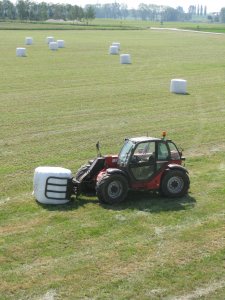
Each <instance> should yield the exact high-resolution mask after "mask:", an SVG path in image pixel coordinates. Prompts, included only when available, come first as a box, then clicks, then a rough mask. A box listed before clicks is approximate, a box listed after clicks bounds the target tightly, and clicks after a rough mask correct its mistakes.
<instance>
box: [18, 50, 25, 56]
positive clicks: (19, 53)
mask: <svg viewBox="0 0 225 300" xmlns="http://www.w3.org/2000/svg"><path fill="white" fill-rule="evenodd" d="M16 56H26V48H16Z"/></svg>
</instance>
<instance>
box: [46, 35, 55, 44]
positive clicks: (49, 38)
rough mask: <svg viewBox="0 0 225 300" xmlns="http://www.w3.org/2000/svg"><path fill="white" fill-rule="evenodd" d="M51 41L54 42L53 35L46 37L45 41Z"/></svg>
mask: <svg viewBox="0 0 225 300" xmlns="http://www.w3.org/2000/svg"><path fill="white" fill-rule="evenodd" d="M51 42H54V37H53V36H48V37H46V43H47V44H49V43H51Z"/></svg>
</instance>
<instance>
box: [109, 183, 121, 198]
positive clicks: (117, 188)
mask: <svg viewBox="0 0 225 300" xmlns="http://www.w3.org/2000/svg"><path fill="white" fill-rule="evenodd" d="M122 190H123V186H122V184H121V182H120V181H112V182H110V184H109V186H108V195H109V196H110V198H112V199H115V198H118V197H120V195H121V194H122Z"/></svg>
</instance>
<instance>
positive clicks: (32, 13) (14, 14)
mask: <svg viewBox="0 0 225 300" xmlns="http://www.w3.org/2000/svg"><path fill="white" fill-rule="evenodd" d="M94 18H95V11H94V8H93V7H92V6H91V5H88V6H86V7H85V9H83V8H82V7H80V6H78V5H71V4H52V3H50V4H48V3H46V2H41V3H36V2H32V1H29V0H18V1H17V2H16V4H15V5H14V4H13V3H12V2H10V1H9V0H2V1H0V19H2V20H7V19H8V20H22V21H46V20H48V19H55V20H59V19H62V20H70V21H75V20H76V21H82V20H84V19H86V20H90V19H94Z"/></svg>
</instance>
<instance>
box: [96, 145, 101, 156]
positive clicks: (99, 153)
mask: <svg viewBox="0 0 225 300" xmlns="http://www.w3.org/2000/svg"><path fill="white" fill-rule="evenodd" d="M96 150H97V156H98V157H101V156H102V155H101V152H100V144H99V141H98V142H97V144H96Z"/></svg>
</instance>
